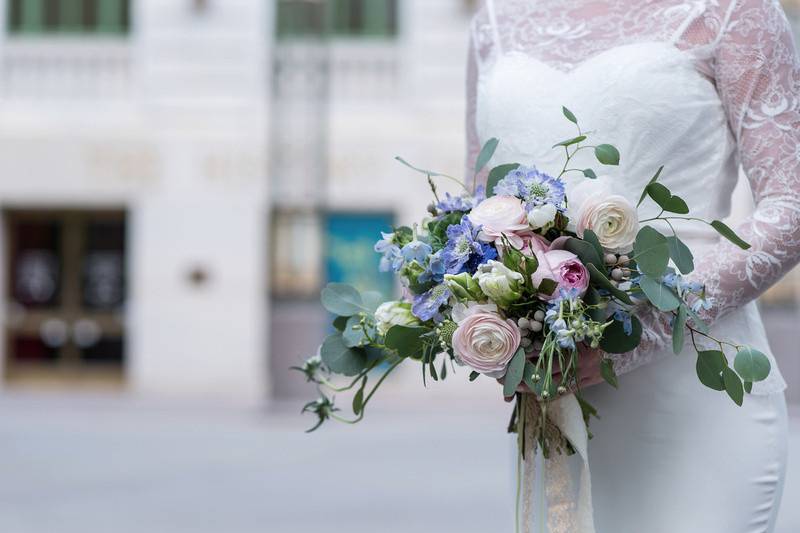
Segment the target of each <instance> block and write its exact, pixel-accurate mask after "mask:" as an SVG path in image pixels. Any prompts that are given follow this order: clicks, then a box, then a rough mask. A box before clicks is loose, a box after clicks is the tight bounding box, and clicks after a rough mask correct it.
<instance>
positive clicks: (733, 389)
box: [722, 366, 744, 406]
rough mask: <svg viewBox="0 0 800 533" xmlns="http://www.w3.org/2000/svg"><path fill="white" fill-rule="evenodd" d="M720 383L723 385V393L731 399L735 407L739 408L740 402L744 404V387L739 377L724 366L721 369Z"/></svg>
mask: <svg viewBox="0 0 800 533" xmlns="http://www.w3.org/2000/svg"><path fill="white" fill-rule="evenodd" d="M722 381H723V382H724V383H725V391H726V392H727V393H728V396H730V397H731V400H733V402H734V403H735V404H736V405H739V406H741V405H742V402H744V387H743V386H742V379H741V378H740V377H739V375H738V374H736V372H734V371H733V370H731V368H730V367H727V366H726V367H725V368H723V369H722Z"/></svg>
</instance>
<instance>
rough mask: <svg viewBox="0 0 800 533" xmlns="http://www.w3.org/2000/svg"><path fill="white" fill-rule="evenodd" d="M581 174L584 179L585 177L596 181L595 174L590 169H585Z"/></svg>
mask: <svg viewBox="0 0 800 533" xmlns="http://www.w3.org/2000/svg"><path fill="white" fill-rule="evenodd" d="M581 172H583V175H584V177H587V178H589V179H592V180H596V179H597V174H595V172H594V170H592V169H591V168H585V169H583V170H582V171H581Z"/></svg>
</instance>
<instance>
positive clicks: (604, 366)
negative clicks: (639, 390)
mask: <svg viewBox="0 0 800 533" xmlns="http://www.w3.org/2000/svg"><path fill="white" fill-rule="evenodd" d="M600 376H602V378H603V379H604V380H605V381H606V383H608V384H609V385H611V386H612V387H614V388H615V389H618V388H619V380H617V373H616V372H615V371H614V361H612V360H611V359H607V358H606V359H603V360H602V361H601V362H600Z"/></svg>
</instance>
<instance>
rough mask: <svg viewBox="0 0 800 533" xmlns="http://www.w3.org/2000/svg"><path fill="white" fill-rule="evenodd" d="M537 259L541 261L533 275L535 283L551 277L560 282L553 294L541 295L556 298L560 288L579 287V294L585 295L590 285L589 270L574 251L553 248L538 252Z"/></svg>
mask: <svg viewBox="0 0 800 533" xmlns="http://www.w3.org/2000/svg"><path fill="white" fill-rule="evenodd" d="M536 259H537V260H538V261H539V268H537V269H536V272H534V273H533V274H532V275H531V280H532V281H533V285H534V286H535V287H538V286H539V285H540V284H541V283H542V281H543V280H545V279H551V280H553V281H555V282H556V283H557V284H558V287H556V290H555V291H553V294H552V295H550V296H547V295H540V296H541V297H543V298H545V299H552V298H555V297H556V296H558V291H559V289H577V290H578V294H579V295H583V294H584V293H585V292H586V289H587V288H588V287H589V271H588V270H586V267H585V266H584V265H583V263H581V261H580V259H578V256H577V255H575V254H573V253H572V252H568V251H566V250H555V249H551V250H549V251H544V252H536Z"/></svg>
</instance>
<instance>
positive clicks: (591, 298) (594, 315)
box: [583, 286, 606, 323]
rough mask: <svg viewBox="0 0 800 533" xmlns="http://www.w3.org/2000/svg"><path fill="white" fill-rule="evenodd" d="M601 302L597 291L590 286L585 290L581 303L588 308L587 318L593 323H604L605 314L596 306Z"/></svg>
mask: <svg viewBox="0 0 800 533" xmlns="http://www.w3.org/2000/svg"><path fill="white" fill-rule="evenodd" d="M600 301H601V298H600V293H599V292H597V289H595V288H594V287H592V286H590V287H589V288H588V289H587V290H586V294H584V295H583V302H584V303H585V304H586V305H587V307H589V309H588V310H587V314H588V315H589V318H591V319H592V320H594V321H595V322H601V323H602V322H605V321H606V312H605V310H604V309H600V308H598V307H595V306H597V304H599V303H600Z"/></svg>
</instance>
